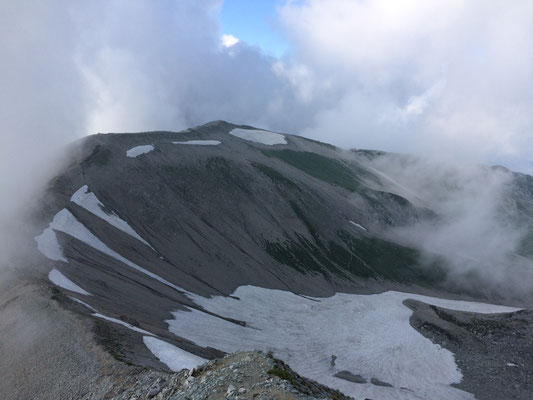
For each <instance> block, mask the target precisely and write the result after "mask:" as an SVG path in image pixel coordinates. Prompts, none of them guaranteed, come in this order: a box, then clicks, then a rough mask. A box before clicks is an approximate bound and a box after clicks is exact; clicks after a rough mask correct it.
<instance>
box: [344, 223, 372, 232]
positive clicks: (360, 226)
mask: <svg viewBox="0 0 533 400" xmlns="http://www.w3.org/2000/svg"><path fill="white" fill-rule="evenodd" d="M348 222H349V223H350V224H352V225H354V226H356V227H358V228H359V229H362V230H364V231H366V230H367V229H366V228H365V227H364V226H363V225H360V224H358V223H356V222H353V221H348Z"/></svg>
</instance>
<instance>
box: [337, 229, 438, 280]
mask: <svg viewBox="0 0 533 400" xmlns="http://www.w3.org/2000/svg"><path fill="white" fill-rule="evenodd" d="M337 235H338V236H339V238H340V239H341V240H342V241H343V242H344V243H345V244H346V246H347V247H348V249H349V250H350V251H351V252H352V253H353V254H357V257H358V258H360V259H361V260H364V262H365V263H366V264H367V265H371V266H372V269H373V270H374V271H375V275H376V276H378V277H380V278H385V279H389V280H392V281H396V282H402V283H420V284H428V283H429V284H437V283H439V282H443V281H444V279H445V278H446V271H445V269H444V268H443V266H442V264H441V262H442V261H441V260H438V259H435V260H432V261H431V262H428V263H426V264H422V261H421V254H420V252H419V251H418V250H416V249H413V248H410V247H405V246H401V245H398V244H395V243H392V242H389V241H387V240H383V239H379V238H374V237H355V236H353V235H351V234H350V233H348V232H346V231H344V230H340V231H338V232H337Z"/></svg>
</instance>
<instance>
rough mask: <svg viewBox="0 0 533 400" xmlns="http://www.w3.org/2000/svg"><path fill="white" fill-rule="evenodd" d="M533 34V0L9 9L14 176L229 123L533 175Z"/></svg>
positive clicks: (8, 141)
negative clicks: (137, 135)
mask: <svg viewBox="0 0 533 400" xmlns="http://www.w3.org/2000/svg"><path fill="white" fill-rule="evenodd" d="M532 22H533V2H531V1H529V0H515V1H512V2H509V1H503V0H492V1H490V2H488V1H482V0H468V1H466V0H464V1H463V0H403V1H401V2H400V1H396V0H307V1H305V0H298V1H297V0H285V1H283V0H277V1H276V0H261V1H257V2H256V1H254V2H250V1H243V0H226V1H225V2H223V1H222V0H203V1H197V0H159V1H149V0H146V1H141V0H92V1H90V2H87V1H81V0H48V1H47V0H43V1H39V2H35V1H32V0H18V1H11V0H0V26H1V28H0V29H1V30H2V35H0V51H1V56H0V57H1V61H2V64H1V65H2V67H1V68H2V69H1V70H2V74H0V83H1V87H2V91H1V92H0V131H1V135H2V136H1V137H2V147H1V153H0V156H1V160H2V161H1V163H2V164H1V165H0V166H1V167H2V170H3V171H6V170H10V171H13V170H17V171H19V172H20V173H21V174H23V175H34V174H36V173H37V172H38V171H39V170H40V168H39V165H42V164H43V163H45V162H46V156H47V154H49V153H50V152H51V151H53V150H54V149H56V148H58V147H59V146H61V145H62V144H64V143H67V142H69V141H72V140H75V139H76V138H79V137H82V136H84V135H88V134H93V133H97V132H124V131H130V132H131V131H146V130H156V129H166V130H181V129H184V128H187V127H189V126H192V125H198V124H202V123H205V122H208V121H211V120H216V119H224V120H228V121H231V122H235V123H246V124H251V125H256V126H260V127H264V128H269V129H273V130H279V131H283V132H289V133H296V134H303V135H305V136H308V137H312V138H316V139H320V140H324V141H328V142H332V143H334V144H337V145H339V146H343V147H357V148H377V149H382V150H389V151H397V152H407V153H415V154H429V155H436V156H441V157H446V158H451V159H459V160H463V161H464V160H467V161H472V162H486V163H498V164H504V165H506V166H509V167H511V168H513V169H518V170H521V171H526V172H529V173H532V172H533V164H532V156H531V155H532V154H533V113H532V112H531V111H532V110H533V82H532V78H533V46H532V45H531V43H532V42H533V41H532V39H533V23H532ZM11 175H12V174H6V173H1V174H0V179H1V183H2V186H1V188H2V190H3V191H5V190H8V189H9V190H22V188H21V185H20V184H19V183H20V182H14V180H13V179H12V177H11ZM20 180H21V179H18V181H20Z"/></svg>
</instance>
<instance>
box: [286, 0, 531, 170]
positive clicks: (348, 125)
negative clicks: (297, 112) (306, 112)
mask: <svg viewBox="0 0 533 400" xmlns="http://www.w3.org/2000/svg"><path fill="white" fill-rule="evenodd" d="M280 16H281V20H282V23H283V26H284V28H285V31H286V33H287V35H288V37H289V39H290V42H291V43H292V46H293V49H294V53H293V54H294V56H295V58H296V59H297V61H298V63H300V64H302V65H305V66H306V68H307V69H308V70H309V71H310V75H311V76H314V79H315V80H316V81H318V82H320V81H324V80H328V81H329V82H330V86H329V88H328V89H327V90H325V91H324V92H322V93H320V92H318V93H315V95H316V96H329V97H330V99H331V101H330V102H329V103H328V104H327V106H326V107H325V108H323V109H320V110H319V111H318V112H317V113H316V114H314V115H312V116H311V119H312V122H310V125H309V126H308V127H307V128H305V129H304V131H303V133H304V134H305V135H309V136H312V137H315V138H319V139H322V140H329V141H334V142H337V143H339V144H341V145H344V146H353V147H359V148H361V147H372V148H379V149H384V150H393V151H403V152H409V153H418V154H428V153H429V152H432V153H447V154H449V155H450V156H453V157H456V158H459V159H461V160H472V161H474V162H494V160H508V161H509V162H512V161H511V160H516V159H531V156H530V154H531V153H532V151H533V141H532V139H531V137H532V136H533V135H531V132H532V131H533V116H532V114H531V113H529V112H528V111H527V110H528V109H531V108H532V106H533V91H532V88H533V87H532V84H533V79H532V74H533V73H532V72H531V71H533V50H532V48H531V46H530V38H531V37H533V25H532V24H531V21H532V20H533V4H532V3H531V2H528V1H516V2H512V3H509V2H505V1H501V0H497V1H492V2H484V1H463V0H452V1H442V0H429V1H428V0H408V1H402V2H397V1H389V0H372V1H358V0H331V1H330V0H328V1H325V0H309V1H304V2H287V3H286V4H285V5H284V6H282V7H281V8H280ZM332 132H334V133H332Z"/></svg>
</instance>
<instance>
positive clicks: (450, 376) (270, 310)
mask: <svg viewBox="0 0 533 400" xmlns="http://www.w3.org/2000/svg"><path fill="white" fill-rule="evenodd" d="M233 296H235V297H237V298H238V299H240V300H237V299H235V298H232V297H223V296H217V297H213V298H204V297H201V296H194V298H193V300H194V301H195V303H197V304H199V305H201V306H203V307H204V308H205V309H206V310H208V311H211V312H213V313H217V314H219V315H222V316H224V317H228V318H234V319H237V320H241V321H245V322H246V324H247V326H246V327H244V326H241V325H237V324H234V323H231V322H228V321H226V320H224V319H221V318H216V317H213V316H211V315H209V314H206V313H202V312H199V311H197V310H193V309H191V310H189V311H176V312H174V319H173V320H169V321H167V323H168V324H169V329H170V331H171V332H172V333H174V334H176V335H177V336H180V337H183V338H186V339H189V340H191V341H193V342H195V343H196V344H198V345H200V346H211V347H215V348H218V349H220V350H223V351H225V352H233V351H237V350H243V349H244V350H252V349H258V350H263V351H267V352H268V351H270V352H272V353H273V354H274V355H275V356H276V357H279V358H281V359H282V360H284V361H286V362H287V363H288V364H289V365H290V366H291V367H292V368H293V369H294V370H295V371H296V372H298V373H300V374H301V375H304V376H306V377H309V378H311V379H314V380H316V381H318V382H320V383H323V384H325V385H328V386H330V387H333V388H336V389H339V390H341V391H342V392H344V393H346V394H348V395H350V396H353V397H355V398H367V397H369V398H376V399H390V400H395V399H435V400H437V399H442V400H453V399H458V400H459V399H473V398H474V397H473V396H472V395H471V394H469V393H466V392H463V391H461V390H459V389H455V388H452V387H451V386H450V385H451V384H452V383H458V382H460V381H461V378H462V375H461V372H460V371H459V370H458V368H457V366H456V364H455V360H454V355H453V354H452V353H451V352H449V351H448V350H446V349H443V348H441V347H440V346H438V345H435V344H433V343H432V342H431V341H430V340H429V339H426V338H425V337H424V336H422V335H421V334H420V333H418V332H417V331H416V330H415V329H413V328H412V327H411V325H410V324H409V317H410V316H411V314H412V311H411V310H410V309H409V308H407V307H406V306H404V305H403V304H402V302H403V301H404V300H406V299H415V300H420V301H422V302H425V303H429V304H433V305H437V306H440V307H445V308H449V309H454V310H461V311H471V312H478V313H501V312H511V311H516V310H517V309H513V308H509V307H503V306H497V305H490V304H483V303H474V302H466V301H453V300H444V299H438V298H433V297H427V296H421V295H415V294H409V293H400V292H392V291H389V292H385V293H382V294H374V295H353V294H341V293H338V294H336V295H334V296H332V297H329V298H316V299H311V298H305V297H302V296H298V295H295V294H293V293H290V292H285V291H280V290H271V289H264V288H259V287H253V286H242V287H239V288H238V289H237V290H236V291H235V292H234V293H233ZM333 355H334V356H336V357H337V359H336V363H335V366H334V367H332V366H331V357H332V356H333ZM340 371H350V372H351V373H353V374H355V375H361V376H362V377H363V378H365V379H366V380H367V381H368V382H370V379H371V378H377V379H380V380H382V381H385V382H388V383H390V384H392V385H393V386H394V387H393V388H389V387H381V386H375V385H373V384H371V383H366V384H358V383H352V382H348V381H345V380H342V379H339V378H336V377H334V376H333V375H334V374H335V373H337V372H340ZM402 388H403V389H402Z"/></svg>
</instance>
